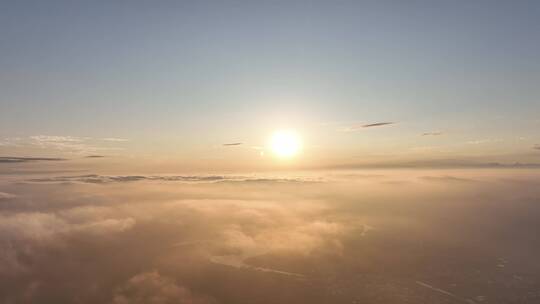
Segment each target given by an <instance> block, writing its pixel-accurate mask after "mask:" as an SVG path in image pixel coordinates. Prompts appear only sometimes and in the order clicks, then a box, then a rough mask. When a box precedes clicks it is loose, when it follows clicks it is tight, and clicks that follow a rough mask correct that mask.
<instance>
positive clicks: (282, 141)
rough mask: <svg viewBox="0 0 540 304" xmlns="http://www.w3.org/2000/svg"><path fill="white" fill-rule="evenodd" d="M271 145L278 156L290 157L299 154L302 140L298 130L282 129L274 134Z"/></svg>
mask: <svg viewBox="0 0 540 304" xmlns="http://www.w3.org/2000/svg"><path fill="white" fill-rule="evenodd" d="M270 147H271V149H272V152H274V154H275V155H276V156H278V157H281V158H290V157H293V156H295V155H296V154H298V152H299V151H300V149H301V142H300V138H299V137H298V135H297V134H296V132H294V131H289V130H281V131H276V132H275V133H274V134H273V135H272V139H271V141H270Z"/></svg>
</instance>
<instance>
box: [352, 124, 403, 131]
mask: <svg viewBox="0 0 540 304" xmlns="http://www.w3.org/2000/svg"><path fill="white" fill-rule="evenodd" d="M393 124H395V122H376V123H369V124H354V125H351V126H348V127H345V128H343V129H342V131H345V132H354V131H358V130H362V129H365V128H374V127H383V126H389V125H393Z"/></svg>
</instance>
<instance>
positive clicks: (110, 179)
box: [27, 174, 316, 184]
mask: <svg viewBox="0 0 540 304" xmlns="http://www.w3.org/2000/svg"><path fill="white" fill-rule="evenodd" d="M27 181H28V182H35V183H65V182H73V183H88V184H107V183H122V182H136V181H166V182H188V183H216V182H231V183H236V182H239V183H263V184H264V183H311V182H316V181H315V180H310V179H307V178H279V177H256V176H236V175H115V176H110V175H97V174H88V175H76V176H56V177H45V178H34V179H29V180H27Z"/></svg>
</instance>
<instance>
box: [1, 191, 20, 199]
mask: <svg viewBox="0 0 540 304" xmlns="http://www.w3.org/2000/svg"><path fill="white" fill-rule="evenodd" d="M15 197H17V196H16V195H15V194H11V193H6V192H0V201H1V200H7V199H11V198H15Z"/></svg>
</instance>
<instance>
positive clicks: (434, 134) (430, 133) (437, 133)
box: [422, 131, 443, 136]
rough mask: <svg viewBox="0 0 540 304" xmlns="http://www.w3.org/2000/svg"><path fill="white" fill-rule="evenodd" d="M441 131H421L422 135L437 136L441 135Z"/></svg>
mask: <svg viewBox="0 0 540 304" xmlns="http://www.w3.org/2000/svg"><path fill="white" fill-rule="evenodd" d="M442 134H443V132H440V131H435V132H424V133H422V136H439V135H442Z"/></svg>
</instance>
